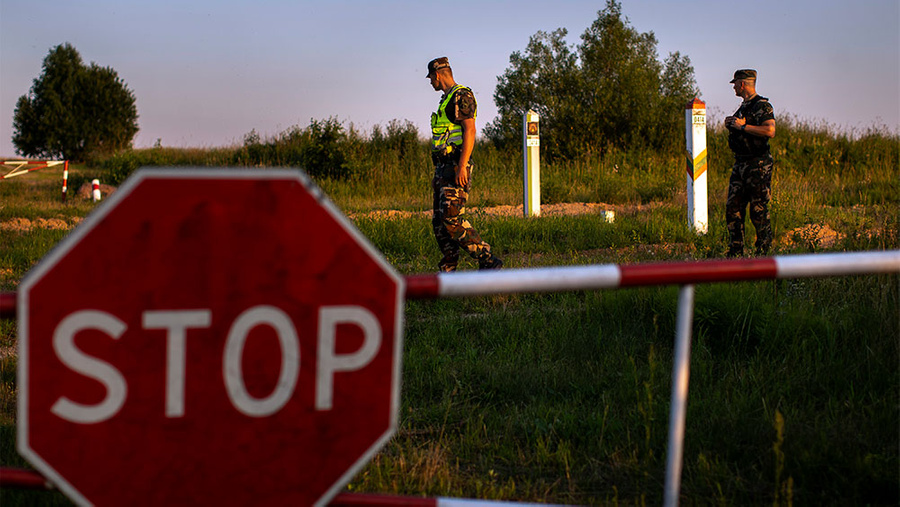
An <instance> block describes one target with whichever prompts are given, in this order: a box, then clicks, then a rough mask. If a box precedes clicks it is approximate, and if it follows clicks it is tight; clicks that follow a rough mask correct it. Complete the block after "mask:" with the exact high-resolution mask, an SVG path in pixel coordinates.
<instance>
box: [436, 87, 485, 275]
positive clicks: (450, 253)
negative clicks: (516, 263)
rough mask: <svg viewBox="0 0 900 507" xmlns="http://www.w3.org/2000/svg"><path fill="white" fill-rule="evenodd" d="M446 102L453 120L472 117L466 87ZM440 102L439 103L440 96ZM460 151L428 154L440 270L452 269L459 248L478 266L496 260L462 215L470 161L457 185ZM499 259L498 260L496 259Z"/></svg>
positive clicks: (472, 98)
mask: <svg viewBox="0 0 900 507" xmlns="http://www.w3.org/2000/svg"><path fill="white" fill-rule="evenodd" d="M453 95H454V96H453V97H452V98H451V99H450V103H449V104H447V106H446V108H447V110H446V113H447V117H448V118H450V120H451V121H453V122H454V123H458V122H460V121H462V120H466V119H469V118H474V117H475V110H476V107H477V106H476V102H475V96H474V95H473V94H472V92H471V90H469V89H467V88H459V89H458V90H456V91H455V93H454V94H453ZM441 102H443V97H442V100H441ZM459 156H460V152H459V149H458V148H456V149H454V150H453V151H451V152H450V153H447V154H439V153H432V155H431V160H432V163H433V164H434V179H432V181H431V186H432V189H433V190H434V203H433V215H432V219H431V226H432V228H433V229H434V237H435V239H436V240H437V243H438V247H439V248H440V249H441V253H442V254H443V258H442V259H441V260H440V262H439V263H438V268H439V269H440V270H441V271H445V272H448V271H455V270H456V267H457V264H458V263H459V250H460V248H462V249H463V250H465V251H466V252H468V254H469V255H470V256H471V257H472V258H473V259H476V260H477V261H478V265H479V267H481V268H489V267H492V264H493V263H494V262H495V261H494V259H496V258H495V257H494V256H493V255H492V254H491V246H490V245H489V244H487V243H485V242H484V241H483V240H482V239H481V236H480V235H479V234H478V231H476V230H475V228H474V227H472V224H471V223H469V221H468V220H466V218H465V216H464V215H465V212H466V201H467V200H468V199H469V189H470V187H471V181H472V172H473V169H474V167H475V166H474V164H473V163H472V160H471V159H470V160H469V163H468V169H469V186H467V187H461V186H459V185H457V183H456V171H455V170H454V169H455V168H456V165H457V164H458V163H459ZM498 261H499V260H498Z"/></svg>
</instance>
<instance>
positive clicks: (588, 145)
mask: <svg viewBox="0 0 900 507" xmlns="http://www.w3.org/2000/svg"><path fill="white" fill-rule="evenodd" d="M566 34H567V32H566V30H565V29H562V28H561V29H558V30H556V31H554V32H552V33H549V34H548V33H545V32H538V33H537V34H536V35H534V36H533V37H531V39H530V41H529V43H528V46H527V47H526V50H525V53H524V54H522V53H520V52H515V53H513V54H512V55H511V56H510V64H511V67H510V68H509V69H507V70H506V72H505V73H504V74H503V75H502V76H500V77H499V78H498V84H497V88H496V89H495V92H494V101H495V102H496V104H497V109H498V112H499V115H498V117H497V118H496V119H495V120H494V121H493V122H491V123H490V124H489V125H488V126H487V127H486V128H485V135H486V136H487V137H488V138H489V139H490V140H492V141H494V142H495V143H496V144H498V145H500V146H504V145H505V146H509V145H515V144H517V143H519V142H520V140H521V124H522V115H523V114H524V113H525V112H526V111H527V110H528V109H532V110H534V111H535V112H537V113H538V114H540V115H541V146H542V147H543V148H545V150H546V151H545V153H546V154H547V155H548V156H549V157H550V158H553V157H563V158H575V157H578V156H580V155H583V154H587V153H590V152H593V151H599V150H601V149H603V147H604V146H607V145H611V146H620V147H624V146H634V145H637V146H640V147H650V148H665V147H671V146H674V145H675V144H677V143H680V142H681V131H682V129H683V125H682V122H683V109H684V105H685V104H686V103H687V102H688V101H690V100H691V99H692V98H693V97H695V96H697V95H698V94H699V91H698V90H697V86H696V82H695V80H694V69H693V67H692V66H691V63H690V59H689V58H687V57H686V56H681V55H680V54H679V53H677V52H676V53H672V54H670V55H669V57H668V58H667V59H666V61H665V62H660V61H659V60H658V59H657V52H656V44H657V41H656V37H655V36H654V35H653V32H648V33H639V32H638V31H637V30H635V29H634V28H632V27H631V26H629V23H628V19H627V18H625V17H624V16H623V15H622V6H621V4H620V3H619V2H616V1H615V0H608V1H607V4H606V8H605V9H604V10H602V11H600V12H599V13H598V17H597V19H596V20H595V21H594V22H593V23H592V24H591V26H590V27H589V28H588V29H587V30H586V31H585V32H584V34H582V36H581V41H582V42H581V44H580V45H578V46H577V47H576V48H574V49H573V48H570V47H569V46H568V45H567V44H566V42H565V40H564V39H565V36H566Z"/></svg>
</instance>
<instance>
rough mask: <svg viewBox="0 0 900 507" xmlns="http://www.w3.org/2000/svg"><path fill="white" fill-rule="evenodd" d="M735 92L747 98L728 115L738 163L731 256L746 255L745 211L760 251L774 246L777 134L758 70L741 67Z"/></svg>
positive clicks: (731, 196)
mask: <svg viewBox="0 0 900 507" xmlns="http://www.w3.org/2000/svg"><path fill="white" fill-rule="evenodd" d="M731 83H732V84H733V85H734V93H735V95H737V96H738V97H741V98H742V99H744V101H743V102H742V103H741V107H739V108H738V110H737V111H736V112H735V113H734V115H733V116H729V117H727V118H725V127H726V128H727V129H728V147H729V148H731V151H733V152H734V167H733V169H732V171H731V178H730V179H729V181H728V200H727V201H726V203H725V224H726V226H727V228H728V234H729V236H730V244H729V248H728V253H727V255H728V257H735V256H740V255H743V252H744V214H745V213H746V209H747V206H748V204H749V207H750V221H751V222H752V223H753V226H754V227H755V228H756V255H766V254H767V253H768V251H769V248H770V247H771V246H772V240H773V234H772V225H771V223H770V222H769V199H770V198H771V195H772V167H773V166H774V164H775V161H774V160H773V159H772V154H771V153H770V151H769V139H771V138H773V137H775V112H774V109H773V108H772V104H770V103H769V99H767V98H765V97H762V96H760V95H758V94H757V93H756V71H755V70H753V69H741V70H738V71H736V72H735V73H734V79H732V80H731Z"/></svg>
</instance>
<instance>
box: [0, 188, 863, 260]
mask: <svg viewBox="0 0 900 507" xmlns="http://www.w3.org/2000/svg"><path fill="white" fill-rule="evenodd" d="M114 190H115V189H114V188H112V187H110V188H108V189H107V191H106V192H105V193H104V195H106V196H108V195H109V194H111V193H112V192H113V191H114ZM101 191H102V188H101ZM90 192H91V189H90V185H88V186H87V188H85V187H84V186H83V187H82V188H81V189H79V190H78V193H77V195H78V196H79V197H81V198H86V199H89V198H90ZM658 206H659V205H658V204H653V203H651V204H647V205H627V206H613V205H610V204H605V203H590V202H570V203H559V204H543V205H541V216H545V217H546V216H566V215H568V216H571V215H590V214H600V213H602V212H610V211H611V212H613V213H614V214H615V215H620V214H631V213H635V212H639V211H647V210H650V209H653V208H655V207H658ZM467 211H468V213H471V214H483V215H487V216H494V217H512V216H517V217H520V216H522V215H523V212H522V205H521V204H520V205H518V206H511V205H502V206H492V207H487V208H478V207H472V208H468V210H467ZM615 215H612V216H607V217H606V219H607V220H609V221H613V220H615ZM348 216H349V218H351V219H356V218H410V217H422V218H429V217H430V216H431V211H400V210H376V211H370V212H366V213H350V214H349V215H348ZM81 221H82V219H81V218H78V217H74V218H69V219H66V218H64V217H58V218H37V219H34V220H31V219H28V218H12V219H9V220H6V221H2V222H0V231H4V232H20V233H21V232H29V231H31V230H33V229H65V230H69V229H73V228H74V227H76V226H77V225H78V224H80V223H81ZM844 237H845V235H844V234H842V233H840V232H838V231H835V230H834V229H832V228H831V227H830V226H829V225H828V224H822V225H820V224H810V225H806V226H803V227H798V228H796V229H794V230H792V231H789V232H788V233H787V234H785V235H784V239H783V241H784V242H785V243H786V244H793V243H796V242H802V243H804V244H813V245H817V246H819V247H820V248H830V247H832V246H834V245H835V244H836V243H838V242H839V241H841V240H843V239H844Z"/></svg>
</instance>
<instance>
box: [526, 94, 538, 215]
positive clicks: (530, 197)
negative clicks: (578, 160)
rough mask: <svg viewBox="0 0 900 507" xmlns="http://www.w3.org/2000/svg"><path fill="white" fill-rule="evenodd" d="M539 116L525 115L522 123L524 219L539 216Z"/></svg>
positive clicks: (531, 113)
mask: <svg viewBox="0 0 900 507" xmlns="http://www.w3.org/2000/svg"><path fill="white" fill-rule="evenodd" d="M539 122H540V116H538V114H537V113H535V112H534V111H528V112H527V113H525V117H524V119H523V121H522V135H523V137H524V141H523V146H522V150H523V152H524V154H525V155H524V162H525V172H524V175H523V178H522V186H523V187H524V189H525V191H524V196H523V199H522V203H523V206H522V208H523V209H524V211H525V216H526V217H536V216H540V215H541V157H540V151H541V138H540V129H539V128H538V126H539V125H538V123H539Z"/></svg>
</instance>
